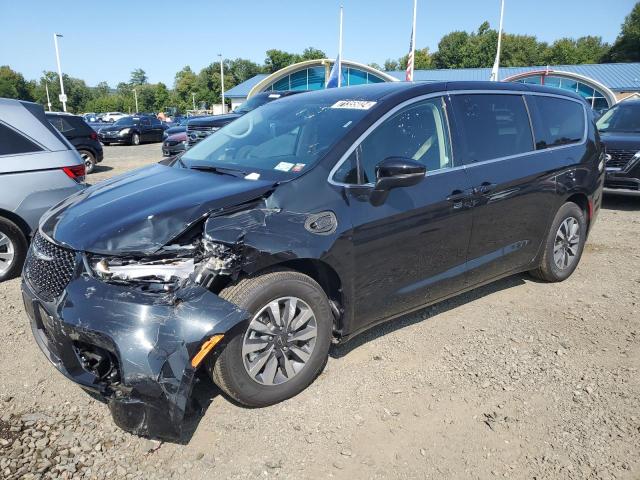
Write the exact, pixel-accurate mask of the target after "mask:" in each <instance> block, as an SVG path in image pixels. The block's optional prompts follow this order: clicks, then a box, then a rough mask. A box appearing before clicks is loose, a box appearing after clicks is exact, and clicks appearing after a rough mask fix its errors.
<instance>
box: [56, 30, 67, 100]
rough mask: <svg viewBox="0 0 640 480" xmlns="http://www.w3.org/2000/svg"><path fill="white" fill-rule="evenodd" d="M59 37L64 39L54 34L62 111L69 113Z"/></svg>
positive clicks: (58, 34)
mask: <svg viewBox="0 0 640 480" xmlns="http://www.w3.org/2000/svg"><path fill="white" fill-rule="evenodd" d="M58 37H62V35H61V34H60V33H54V34H53V44H54V45H55V47H56V62H57V63H58V78H59V79H60V97H59V98H60V101H61V102H62V111H64V112H66V111H67V96H66V95H65V94H64V82H63V81H62V67H61V66H60V51H59V50H58Z"/></svg>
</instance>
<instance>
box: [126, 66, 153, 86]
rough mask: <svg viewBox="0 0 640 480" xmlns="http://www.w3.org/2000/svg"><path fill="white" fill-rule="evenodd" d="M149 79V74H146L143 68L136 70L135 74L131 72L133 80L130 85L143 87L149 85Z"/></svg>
mask: <svg viewBox="0 0 640 480" xmlns="http://www.w3.org/2000/svg"><path fill="white" fill-rule="evenodd" d="M148 80H149V79H148V78H147V72H145V71H144V70H143V69H141V68H136V69H135V70H134V71H133V72H131V79H130V80H129V83H131V84H132V85H143V84H145V83H147V81H148Z"/></svg>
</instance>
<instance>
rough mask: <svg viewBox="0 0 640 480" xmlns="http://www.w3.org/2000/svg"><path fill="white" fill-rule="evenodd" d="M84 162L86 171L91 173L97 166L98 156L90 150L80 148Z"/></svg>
mask: <svg viewBox="0 0 640 480" xmlns="http://www.w3.org/2000/svg"><path fill="white" fill-rule="evenodd" d="M78 153H79V154H80V156H81V157H82V161H83V162H84V168H85V173H86V174H87V175H89V174H90V173H93V170H94V169H95V168H96V157H95V155H94V154H93V153H91V152H90V151H89V150H78Z"/></svg>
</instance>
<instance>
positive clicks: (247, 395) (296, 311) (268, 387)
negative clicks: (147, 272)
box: [208, 271, 333, 407]
mask: <svg viewBox="0 0 640 480" xmlns="http://www.w3.org/2000/svg"><path fill="white" fill-rule="evenodd" d="M220 297H222V298H224V299H225V300H227V301H229V302H232V303H234V304H236V305H238V306H239V307H240V308H243V309H245V310H247V311H248V312H249V313H251V315H252V320H251V321H250V322H249V323H248V324H246V325H243V327H242V328H241V329H240V331H237V332H235V333H234V334H233V335H232V336H231V337H230V338H225V339H224V342H225V343H224V344H223V345H222V351H221V352H220V354H219V355H218V357H217V358H216V359H213V358H210V359H209V364H208V365H209V367H208V368H209V373H210V375H211V378H212V380H213V381H214V382H215V383H216V385H218V387H220V389H222V390H223V391H224V392H225V393H226V394H227V395H228V396H229V397H231V398H232V399H234V400H235V401H236V402H238V403H241V404H243V405H246V406H250V407H265V406H268V405H273V404H275V403H278V402H281V401H283V400H286V399H288V398H290V397H293V396H294V395H297V394H298V393H300V392H301V391H302V390H304V389H305V388H306V387H307V386H309V385H310V384H311V383H312V382H313V380H314V379H315V378H316V377H317V376H318V375H319V374H320V372H321V371H322V369H323V368H324V366H325V364H326V362H327V358H328V355H329V347H330V345H331V332H332V329H333V314H332V312H331V307H330V305H329V300H328V299H327V296H326V295H325V293H324V291H323V290H322V288H321V287H320V285H318V284H317V283H316V282H315V281H314V280H313V279H311V278H310V277H308V276H306V275H303V274H301V273H299V272H294V271H273V272H269V273H265V274H263V275H259V276H256V277H250V278H245V279H243V280H240V281H239V282H238V283H236V284H234V285H232V286H230V287H227V288H225V289H224V290H222V292H220ZM287 302H289V303H287ZM273 305H276V307H275V310H272V308H273V307H272V306H273ZM274 312H277V314H281V315H282V316H281V317H280V320H281V322H282V324H283V325H284V326H283V327H282V328H281V329H279V328H277V327H278V322H277V319H276V313H274ZM288 312H291V314H290V315H289V313H288ZM309 312H310V313H309ZM265 319H268V323H266V324H265V323H263V322H264V320H265ZM298 325H300V326H299V327H298ZM310 335H311V336H312V337H311V338H309V336H310ZM313 335H315V336H313ZM298 339H301V340H298ZM263 342H264V343H263ZM287 342H289V343H287ZM254 345H264V347H262V346H259V347H254ZM261 356H262V357H261ZM260 358H263V359H265V360H264V362H262V366H257V365H259V364H260Z"/></svg>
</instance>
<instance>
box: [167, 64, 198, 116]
mask: <svg viewBox="0 0 640 480" xmlns="http://www.w3.org/2000/svg"><path fill="white" fill-rule="evenodd" d="M196 81H197V77H196V74H195V73H194V72H193V70H191V68H190V67H189V66H186V67H184V68H183V69H182V70H180V71H179V72H178V73H176V76H175V81H174V84H173V89H174V92H175V99H176V100H177V101H176V103H177V106H178V107H179V108H180V109H182V110H190V109H191V108H193V106H192V95H191V94H192V93H195V89H196ZM196 100H197V101H200V99H196Z"/></svg>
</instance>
